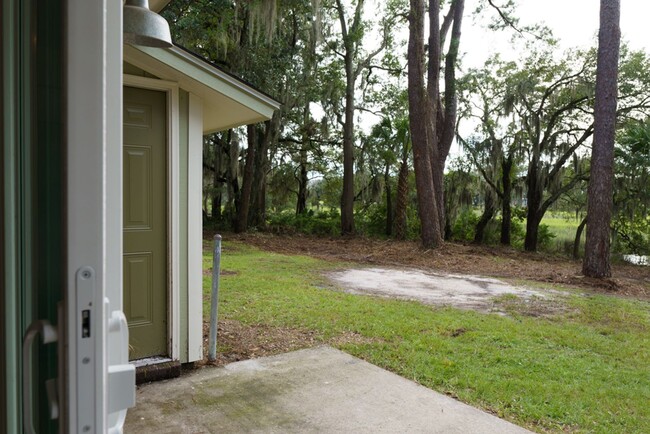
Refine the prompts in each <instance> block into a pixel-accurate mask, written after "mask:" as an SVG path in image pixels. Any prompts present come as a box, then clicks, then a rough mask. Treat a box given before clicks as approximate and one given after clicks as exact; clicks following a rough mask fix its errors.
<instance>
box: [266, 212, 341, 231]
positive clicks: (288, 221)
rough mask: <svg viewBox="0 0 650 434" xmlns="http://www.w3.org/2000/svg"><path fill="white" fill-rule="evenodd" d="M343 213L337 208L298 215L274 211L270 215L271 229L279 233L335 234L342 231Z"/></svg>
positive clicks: (269, 223)
mask: <svg viewBox="0 0 650 434" xmlns="http://www.w3.org/2000/svg"><path fill="white" fill-rule="evenodd" d="M340 219H341V215H340V214H339V211H338V210H337V209H334V208H331V209H330V210H329V211H318V212H314V211H313V210H309V211H307V212H306V213H303V214H298V215H296V214H295V213H293V212H287V211H285V212H279V213H273V214H271V215H270V216H269V219H268V220H269V221H268V227H269V230H270V231H272V232H274V233H279V234H287V233H289V234H292V233H303V234H308V235H319V236H335V235H338V234H339V233H340V230H341V227H340Z"/></svg>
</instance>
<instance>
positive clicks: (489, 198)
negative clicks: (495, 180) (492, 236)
mask: <svg viewBox="0 0 650 434" xmlns="http://www.w3.org/2000/svg"><path fill="white" fill-rule="evenodd" d="M495 211H496V203H495V200H494V193H493V192H492V190H491V189H490V188H489V187H488V188H486V189H485V204H484V207H483V214H481V218H479V220H478V222H477V223H476V228H475V230H474V243H476V244H482V243H483V240H484V239H485V228H486V227H487V225H488V223H490V220H492V217H494V213H495Z"/></svg>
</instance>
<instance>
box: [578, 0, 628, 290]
mask: <svg viewBox="0 0 650 434" xmlns="http://www.w3.org/2000/svg"><path fill="white" fill-rule="evenodd" d="M620 13H621V4H620V0H601V1H600V31H599V33H598V64H597V69H596V100H595V103H594V141H593V147H592V151H591V174H590V177H589V192H588V203H587V238H586V241H585V258H584V261H583V263H582V272H583V273H584V275H585V276H590V277H610V276H611V275H612V270H611V264H610V261H609V255H610V242H611V240H610V224H611V220H612V207H613V179H614V136H615V132H616V103H617V100H616V97H617V95H616V94H617V90H618V86H617V80H618V58H619V49H620V41H621V29H620V26H619V23H620Z"/></svg>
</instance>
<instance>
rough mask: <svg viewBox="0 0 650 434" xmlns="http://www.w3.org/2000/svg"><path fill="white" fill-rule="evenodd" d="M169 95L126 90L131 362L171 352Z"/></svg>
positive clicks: (126, 231)
mask: <svg viewBox="0 0 650 434" xmlns="http://www.w3.org/2000/svg"><path fill="white" fill-rule="evenodd" d="M166 113H167V107H166V94H165V93H164V92H158V91H153V90H145V89H138V88H132V87H125V88H124V197H123V201H124V312H125V314H126V317H127V320H128V323H129V336H130V337H129V345H130V352H129V358H130V359H141V358H144V357H151V356H166V355H168V350H167V218H166V214H167V176H166V171H167V158H166V155H167V134H166V131H167V126H166Z"/></svg>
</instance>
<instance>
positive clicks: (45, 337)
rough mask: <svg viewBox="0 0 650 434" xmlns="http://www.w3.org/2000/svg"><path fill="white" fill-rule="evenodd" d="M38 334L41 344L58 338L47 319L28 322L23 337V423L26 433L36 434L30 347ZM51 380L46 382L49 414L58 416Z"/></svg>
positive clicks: (53, 417) (53, 416) (54, 416)
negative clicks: (28, 324)
mask: <svg viewBox="0 0 650 434" xmlns="http://www.w3.org/2000/svg"><path fill="white" fill-rule="evenodd" d="M38 334H40V335H41V339H42V343H43V344H50V343H52V342H56V341H57V340H58V333H57V331H56V328H55V327H54V326H53V325H52V324H50V322H49V321H47V320H44V319H42V320H37V321H34V322H33V323H31V324H30V326H29V327H28V328H27V331H26V332H25V337H24V338H23V423H24V425H25V433H26V434H36V431H35V430H34V419H33V413H34V412H33V409H32V401H33V400H32V348H33V345H32V344H33V343H34V339H35V338H36V336H37V335H38ZM53 385H54V383H52V380H49V381H48V382H47V390H48V397H49V399H50V416H51V417H52V419H56V418H57V417H58V401H57V398H56V393H54V390H55V388H54V387H53Z"/></svg>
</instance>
